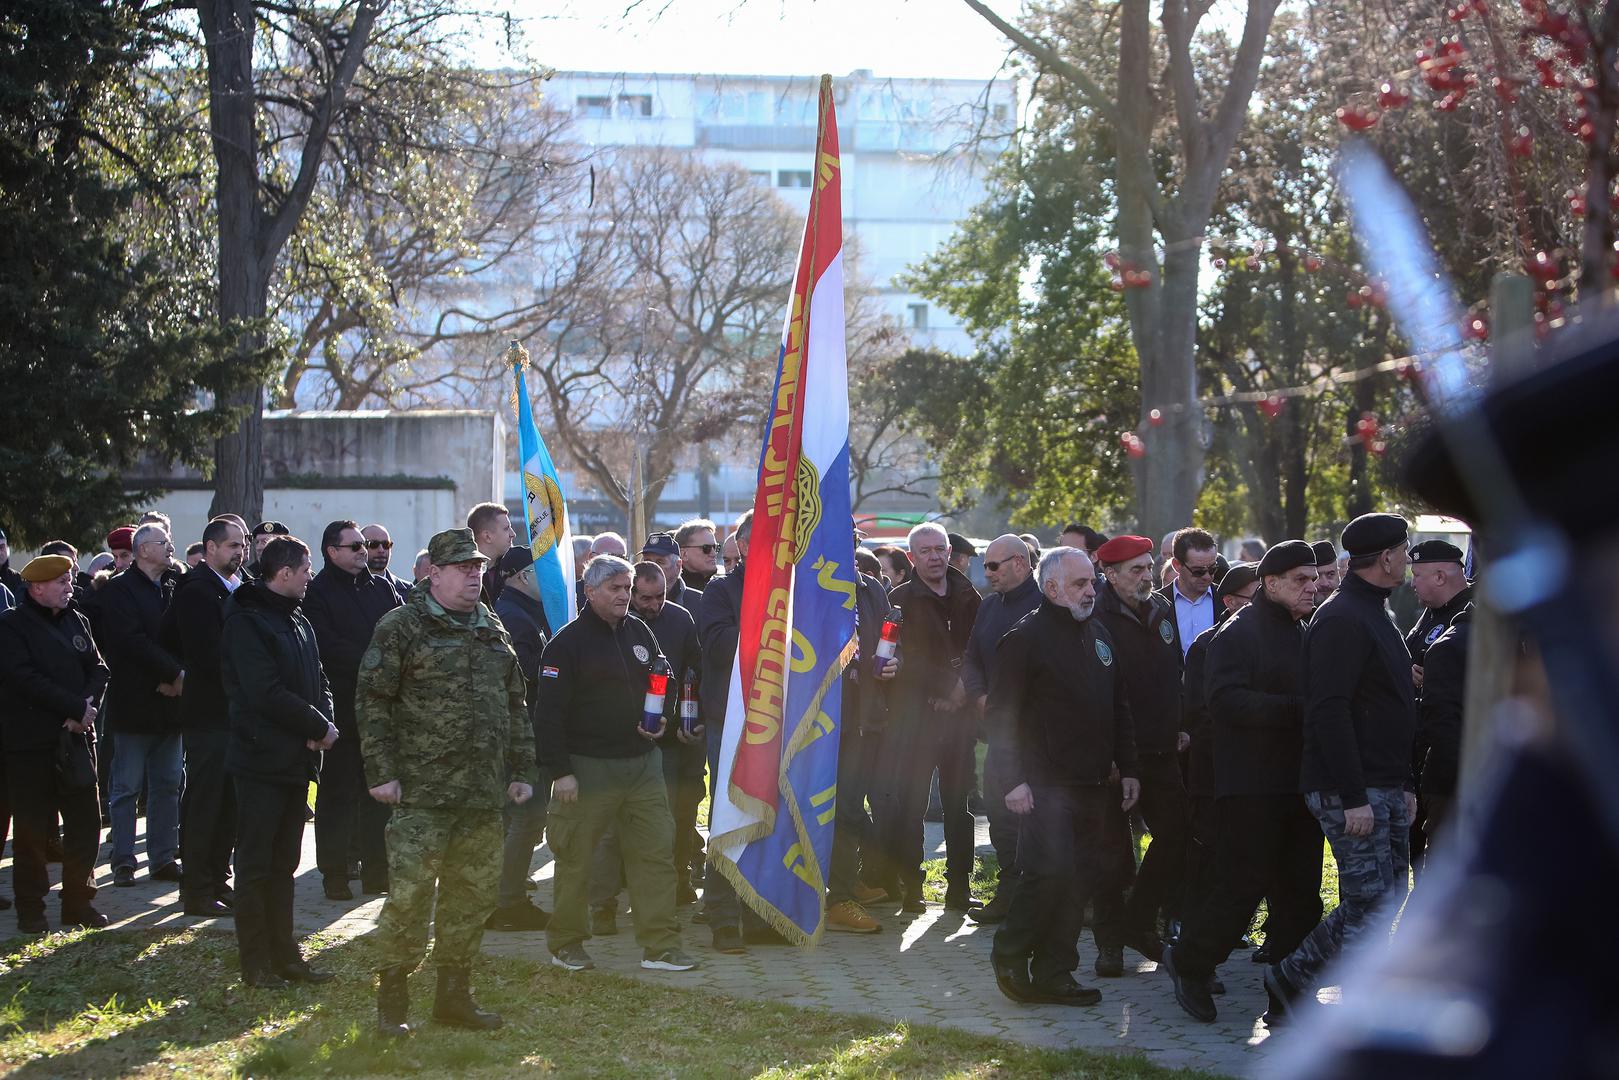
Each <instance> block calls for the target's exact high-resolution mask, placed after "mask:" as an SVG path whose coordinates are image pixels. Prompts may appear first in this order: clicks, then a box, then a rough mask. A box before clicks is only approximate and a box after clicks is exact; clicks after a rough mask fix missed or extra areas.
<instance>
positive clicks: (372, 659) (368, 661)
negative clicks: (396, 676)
mask: <svg viewBox="0 0 1619 1080" xmlns="http://www.w3.org/2000/svg"><path fill="white" fill-rule="evenodd" d="M360 666H361V667H362V668H365V669H366V670H368V671H370V670H373V669H375V668H379V667H381V666H382V650H381V649H379V648H377V646H375V645H373V646H371V647H370V648H369V649H367V650H365V655H364V656H362V657H360Z"/></svg>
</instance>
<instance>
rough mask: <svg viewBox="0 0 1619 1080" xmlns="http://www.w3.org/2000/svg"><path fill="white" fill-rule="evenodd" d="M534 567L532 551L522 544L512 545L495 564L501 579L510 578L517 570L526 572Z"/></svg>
mask: <svg viewBox="0 0 1619 1080" xmlns="http://www.w3.org/2000/svg"><path fill="white" fill-rule="evenodd" d="M533 565H534V550H533V549H532V548H526V547H524V546H523V545H522V544H513V545H512V546H511V547H509V548H507V549H506V554H504V555H502V556H501V557H500V561H499V562H498V563H496V564H495V566H496V568H497V569H498V570H499V571H500V576H501V577H511V576H512V575H513V574H515V573H517V572H518V571H519V570H527V569H528V568H529V567H531V566H533Z"/></svg>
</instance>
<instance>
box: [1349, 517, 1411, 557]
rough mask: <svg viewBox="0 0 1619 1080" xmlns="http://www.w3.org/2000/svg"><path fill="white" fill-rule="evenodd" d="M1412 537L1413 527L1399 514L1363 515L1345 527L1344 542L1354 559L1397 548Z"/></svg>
mask: <svg viewBox="0 0 1619 1080" xmlns="http://www.w3.org/2000/svg"><path fill="white" fill-rule="evenodd" d="M1410 535H1411V526H1409V525H1407V524H1406V521H1405V518H1403V517H1401V516H1400V515H1398V514H1362V515H1361V516H1360V517H1358V518H1356V519H1355V520H1354V521H1351V522H1350V523H1349V524H1348V525H1345V526H1344V534H1343V537H1342V542H1343V546H1344V550H1345V551H1346V552H1348V553H1349V557H1350V558H1351V559H1354V558H1359V557H1360V556H1362V555H1376V554H1377V553H1378V552H1380V551H1387V550H1388V549H1389V548H1391V547H1397V546H1399V545H1400V544H1403V543H1405V541H1406V539H1407V538H1408V537H1410Z"/></svg>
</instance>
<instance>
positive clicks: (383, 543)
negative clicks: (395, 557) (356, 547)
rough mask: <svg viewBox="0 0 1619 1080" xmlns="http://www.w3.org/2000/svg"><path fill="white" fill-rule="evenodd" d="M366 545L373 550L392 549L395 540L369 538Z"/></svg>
mask: <svg viewBox="0 0 1619 1080" xmlns="http://www.w3.org/2000/svg"><path fill="white" fill-rule="evenodd" d="M365 546H366V547H368V548H370V549H371V550H372V551H392V550H393V549H394V542H393V541H392V540H367V541H366V542H365Z"/></svg>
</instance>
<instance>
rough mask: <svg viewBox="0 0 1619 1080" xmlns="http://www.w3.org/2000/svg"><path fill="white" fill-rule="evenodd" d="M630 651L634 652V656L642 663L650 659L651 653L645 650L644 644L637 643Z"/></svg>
mask: <svg viewBox="0 0 1619 1080" xmlns="http://www.w3.org/2000/svg"><path fill="white" fill-rule="evenodd" d="M630 651H631V652H633V653H635V658H636V659H637V660H639V661H641V663H643V664H644V663H646V662H647V661H648V660H650V659H652V654H651V653H649V652H647V651H646V646H645V645H637V646H635V647H634V648H633V649H631V650H630Z"/></svg>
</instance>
